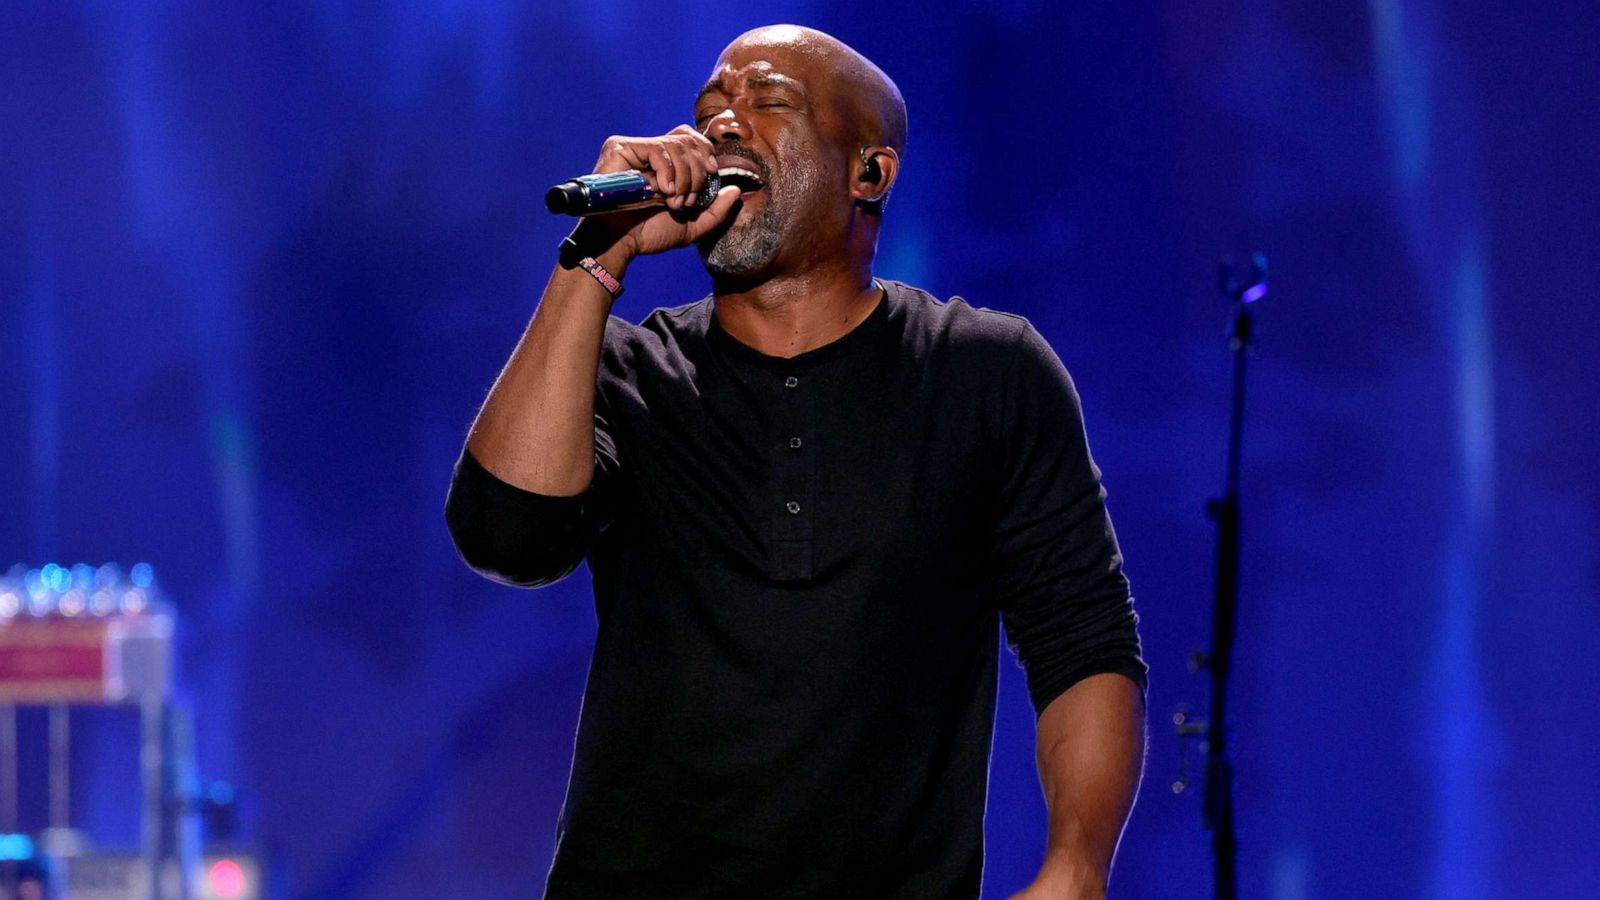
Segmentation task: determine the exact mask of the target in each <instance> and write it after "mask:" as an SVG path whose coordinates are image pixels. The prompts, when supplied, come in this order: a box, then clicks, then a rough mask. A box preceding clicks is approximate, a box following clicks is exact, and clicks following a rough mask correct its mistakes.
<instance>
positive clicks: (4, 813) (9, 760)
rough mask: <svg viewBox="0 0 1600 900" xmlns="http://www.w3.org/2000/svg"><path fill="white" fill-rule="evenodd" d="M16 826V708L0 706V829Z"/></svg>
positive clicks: (11, 831) (8, 830) (10, 831)
mask: <svg viewBox="0 0 1600 900" xmlns="http://www.w3.org/2000/svg"><path fill="white" fill-rule="evenodd" d="M17 827H18V826H17V708H16V707H15V706H0V831H3V832H5V833H6V834H15V833H16V832H17Z"/></svg>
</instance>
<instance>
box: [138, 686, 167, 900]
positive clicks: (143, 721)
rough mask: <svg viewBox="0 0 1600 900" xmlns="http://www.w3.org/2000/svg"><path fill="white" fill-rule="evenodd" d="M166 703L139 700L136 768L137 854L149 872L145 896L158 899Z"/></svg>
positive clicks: (162, 818) (159, 898)
mask: <svg viewBox="0 0 1600 900" xmlns="http://www.w3.org/2000/svg"><path fill="white" fill-rule="evenodd" d="M166 712H167V707H166V704H165V703H164V702H163V701H162V700H160V699H151V698H146V699H145V700H143V701H141V702H140V704H139V721H140V729H139V733H140V738H139V770H140V779H141V781H142V782H143V786H144V815H142V816H141V817H140V819H139V855H140V856H142V857H143V858H144V864H145V866H146V869H145V871H146V873H147V874H148V876H149V880H148V882H147V886H148V890H147V891H146V896H147V897H148V898H149V900H161V857H162V852H161V842H162V823H163V821H164V820H165V819H166V816H165V815H164V814H163V810H162V805H163V804H162V799H163V793H164V777H165V770H166V741H165V731H166V718H167V716H166Z"/></svg>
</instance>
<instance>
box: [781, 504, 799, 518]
mask: <svg viewBox="0 0 1600 900" xmlns="http://www.w3.org/2000/svg"><path fill="white" fill-rule="evenodd" d="M783 508H784V509H787V510H788V511H789V514H790V515H795V516H798V515H800V504H798V503H796V502H794V501H793V500H790V501H789V502H788V503H785V504H784V505H783Z"/></svg>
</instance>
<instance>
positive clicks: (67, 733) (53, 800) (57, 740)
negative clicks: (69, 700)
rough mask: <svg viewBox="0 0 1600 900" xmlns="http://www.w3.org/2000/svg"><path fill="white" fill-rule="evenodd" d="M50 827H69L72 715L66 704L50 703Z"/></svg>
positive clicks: (70, 813)
mask: <svg viewBox="0 0 1600 900" xmlns="http://www.w3.org/2000/svg"><path fill="white" fill-rule="evenodd" d="M49 716H50V827H51V828H54V829H60V830H61V831H63V832H65V831H66V829H68V828H70V827H72V826H71V821H70V820H71V819H72V718H71V714H70V713H69V712H68V711H67V707H65V706H52V707H50V713H49Z"/></svg>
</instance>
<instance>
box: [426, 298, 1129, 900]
mask: <svg viewBox="0 0 1600 900" xmlns="http://www.w3.org/2000/svg"><path fill="white" fill-rule="evenodd" d="M880 283H881V284H882V285H883V286H884V289H885V290H884V293H885V296H884V298H883V299H882V300H881V301H880V302H879V303H878V305H877V306H876V307H875V308H874V309H873V311H872V312H871V314H870V315H869V316H868V317H867V318H866V320H864V321H863V322H862V323H861V324H860V325H859V326H857V327H856V328H855V329H853V330H852V331H850V332H849V333H848V334H846V335H845V336H843V337H841V338H839V339H838V340H836V341H834V342H832V343H830V344H827V345H825V346H823V347H820V348H817V349H815V350H811V351H809V352H806V353H802V354H800V355H799V356H795V357H793V358H788V359H784V358H779V357H773V356H766V355H764V354H762V353H760V352H758V351H756V350H754V349H752V348H750V347H748V346H746V345H744V344H742V343H740V342H739V341H738V340H737V339H735V338H734V337H732V336H731V335H729V334H728V333H727V332H726V331H724V330H723V329H722V328H721V326H720V325H719V324H718V322H717V320H716V317H715V316H714V315H713V301H712V300H711V298H709V297H708V298H706V299H703V300H701V301H700V302H698V303H692V304H689V305H687V306H681V307H677V308H674V309H663V310H656V311H655V312H653V313H651V314H650V316H649V317H648V318H646V319H645V321H644V322H643V323H642V324H639V325H633V324H630V323H628V322H626V321H623V320H622V319H619V318H616V317H614V316H613V317H611V318H610V319H609V321H608V322H607V324H606V330H605V340H604V345H603V349H602V351H601V358H600V369H599V377H598V384H597V390H596V396H595V474H594V479H593V481H592V482H591V483H590V485H589V487H588V488H587V489H586V490H585V491H584V492H583V493H582V494H580V495H578V496H576V497H553V496H544V495H540V494H535V493H530V492H528V491H524V490H521V489H519V488H516V487H514V486H512V485H509V484H507V483H505V482H503V481H501V480H499V479H497V478H496V477H495V476H494V475H492V474H491V473H489V472H488V471H487V470H486V469H484V468H483V467H482V466H481V465H480V464H479V463H478V462H477V461H476V460H475V459H474V458H473V457H472V456H471V454H470V453H463V454H462V457H461V459H460V461H459V462H458V464H457V466H456V469H455V473H454V478H453V481H452V484H451V489H450V494H449V498H448V500H447V501H446V519H447V522H448V525H449V528H450V532H451V535H452V536H453V538H454V540H455V543H456V547H457V550H458V552H459V553H460V554H461V556H462V558H463V559H464V560H465V561H466V562H467V563H468V564H469V565H471V566H472V567H473V568H475V569H477V570H478V571H479V572H481V573H483V574H485V575H487V576H489V577H491V578H494V579H496V580H499V581H502V582H506V583H510V584H516V585H525V586H539V585H546V584H550V583H552V582H555V581H557V580H559V579H561V578H563V577H565V576H566V575H568V574H569V573H571V572H572V571H573V570H574V569H575V568H576V567H577V566H578V564H579V563H580V562H581V561H582V560H583V559H585V558H587V559H588V562H589V571H590V573H591V575H592V577H593V581H594V600H595V608H596V613H597V618H598V622H599V627H598V633H597V636H596V641H595V648H594V654H593V658H592V661H591V664H590V669H589V675H588V682H587V686H586V689H585V694H584V702H583V710H582V714H581V716H580V721H579V725H578V735H577V741H576V745H575V748H574V755H573V762H572V771H571V776H570V780H569V782H568V787H567V797H566V802H565V804H564V806H563V809H562V812H561V817H560V821H559V823H558V837H557V845H556V853H555V859H554V863H553V865H552V867H551V871H550V874H549V878H548V881H547V886H546V897H548V898H553V900H561V898H613V897H616V898H623V897H626V898H642V900H647V898H697V900H715V898H730V900H733V898H737V900H751V898H766V897H773V898H779V897H807V898H811V897H818V898H820V897H827V898H843V897H863V898H867V897H870V898H906V900H937V898H947V897H948V898H957V897H960V898H972V897H977V896H978V893H979V883H980V879H981V875H982V865H983V816H984V803H985V792H986V789H987V786H988V766H989V749H990V742H991V737H992V734H993V726H994V702H995V676H996V664H997V656H998V643H999V641H998V636H999V626H1000V623H1001V621H1002V620H1003V622H1004V626H1005V635H1006V638H1007V641H1008V643H1009V645H1010V646H1011V648H1012V649H1013V651H1015V653H1016V655H1017V658H1018V660H1019V661H1020V663H1021V664H1022V666H1023V668H1024V670H1025V673H1026V678H1027V683H1028V690H1029V694H1030V699H1031V701H1032V703H1033V706H1034V709H1035V712H1036V713H1038V712H1042V711H1043V709H1044V708H1045V706H1046V705H1048V704H1049V703H1050V701H1051V700H1053V699H1055V698H1056V697H1057V696H1059V695H1060V694H1061V693H1062V692H1063V691H1065V690H1066V689H1067V688H1068V687H1070V686H1071V685H1072V684H1074V683H1075V682H1077V681H1078V680H1079V679H1082V678H1084V677H1086V676H1089V675H1092V674H1096V673H1101V672H1118V673H1121V674H1123V675H1125V676H1127V677H1128V678H1130V679H1132V680H1133V681H1134V682H1135V683H1137V684H1138V685H1139V687H1140V688H1141V690H1143V689H1145V687H1146V666H1145V664H1144V662H1143V660H1142V658H1141V656H1140V648H1139V637H1138V633H1137V629H1136V626H1137V622H1138V617H1137V616H1136V615H1135V613H1134V609H1133V605H1132V600H1131V598H1130V596H1129V593H1128V583H1127V581H1126V579H1125V578H1124V576H1123V574H1122V558H1121V554H1120V552H1119V550H1118V547H1117V540H1116V536H1115V534H1114V532H1113V531H1112V527H1111V522H1110V519H1109V518H1108V516H1107V513H1106V509H1105V505H1104V497H1105V493H1104V491H1103V490H1102V488H1101V485H1100V472H1099V470H1098V469H1097V468H1096V467H1095V465H1094V463H1093V462H1092V460H1091V459H1090V455H1089V448H1088V444H1087V441H1086V439H1085V436H1084V430H1083V419H1082V414H1081V411H1080V408H1079V402H1078V396H1077V393H1076V391H1075V389H1074V387H1073V384H1072V381H1071V379H1070V378H1069V376H1068V374H1067V372H1066V370H1065V368H1063V366H1062V364H1061V362H1060V361H1059V360H1058V359H1057V357H1056V355H1055V353H1054V352H1052V351H1051V349H1050V347H1049V345H1048V344H1047V343H1046V342H1045V341H1044V339H1043V338H1042V337H1041V336H1040V335H1039V333H1038V332H1037V331H1036V330H1035V329H1034V328H1033V327H1032V326H1031V325H1030V324H1029V323H1028V322H1027V320H1025V319H1023V318H1021V317H1019V316H1015V315H1011V314H1007V313H1003V312H995V311H991V310H987V309H981V308H974V307H972V306H970V305H968V304H967V303H966V302H965V301H963V300H961V299H960V298H955V299H952V300H950V301H949V302H941V301H939V300H937V299H936V298H934V297H933V296H931V295H929V294H927V293H925V292H923V291H921V290H918V289H916V288H913V287H910V286H907V285H905V284H901V283H899V282H894V281H881V282H880Z"/></svg>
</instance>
